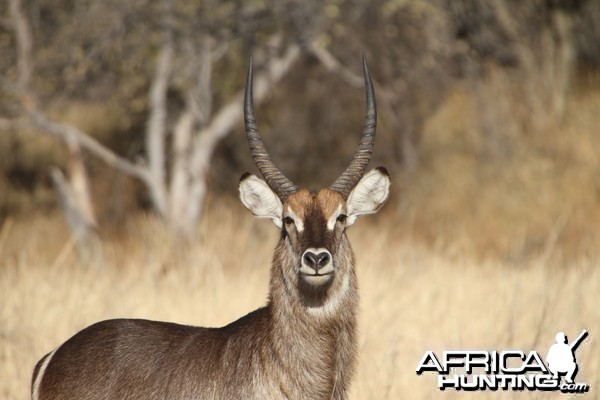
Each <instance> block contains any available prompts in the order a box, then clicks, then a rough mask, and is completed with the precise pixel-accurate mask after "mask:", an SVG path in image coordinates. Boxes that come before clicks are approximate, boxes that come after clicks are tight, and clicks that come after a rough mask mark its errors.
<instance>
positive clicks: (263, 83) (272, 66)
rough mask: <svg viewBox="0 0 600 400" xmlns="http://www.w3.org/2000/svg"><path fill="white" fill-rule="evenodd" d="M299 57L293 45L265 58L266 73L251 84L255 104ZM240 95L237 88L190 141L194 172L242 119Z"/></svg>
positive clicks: (204, 165) (297, 48)
mask: <svg viewBox="0 0 600 400" xmlns="http://www.w3.org/2000/svg"><path fill="white" fill-rule="evenodd" d="M299 57H300V48H299V47H298V46H297V45H291V46H290V47H289V48H288V50H287V51H286V53H285V54H284V55H283V56H282V57H281V58H275V59H272V60H270V61H269V63H268V65H267V72H266V73H264V74H261V75H259V76H257V78H256V81H255V83H254V86H255V90H254V101H255V102H256V103H260V102H261V101H263V100H264V99H265V97H266V96H267V94H268V93H269V91H270V90H271V89H272V88H273V87H274V86H275V84H277V83H278V82H279V81H280V80H281V78H283V77H284V76H285V75H286V74H287V73H288V72H289V70H290V69H291V67H292V66H293V65H294V63H295V62H296V60H298V58H299ZM242 98H243V92H241V91H240V93H238V94H237V95H235V96H234V97H233V100H232V101H231V102H229V103H228V104H227V105H225V106H223V107H222V108H221V109H220V110H219V111H218V112H217V113H216V114H215V116H214V118H212V120H211V122H210V124H209V125H208V126H206V127H205V128H204V129H202V130H201V131H200V132H199V134H198V136H197V138H196V141H195V143H194V156H193V160H192V171H194V173H204V168H205V167H206V165H207V161H208V160H210V157H211V155H212V152H213V150H214V147H215V146H216V144H217V143H218V142H219V140H221V139H222V138H223V137H225V136H226V135H227V134H228V133H229V132H230V131H231V130H232V129H233V128H234V127H235V125H236V124H237V123H238V122H239V121H240V120H241V119H242V115H243V109H242V103H243V102H242Z"/></svg>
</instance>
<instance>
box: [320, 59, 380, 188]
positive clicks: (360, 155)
mask: <svg viewBox="0 0 600 400" xmlns="http://www.w3.org/2000/svg"><path fill="white" fill-rule="evenodd" d="M362 62H363V72H364V77H365V93H366V97H367V107H366V115H365V124H364V128H363V132H362V136H361V138H360V143H359V145H358V149H356V153H354V158H353V159H352V161H351V162H350V165H349V166H348V168H346V170H345V171H344V173H342V175H340V177H339V178H337V180H336V181H335V182H333V184H332V185H331V186H330V189H332V190H335V191H336V192H338V193H340V194H341V195H342V196H344V198H345V199H346V198H348V195H349V194H350V191H351V190H352V189H353V188H354V186H355V185H356V184H357V183H358V181H359V180H360V179H361V178H362V177H363V175H364V173H365V169H366V168H367V164H368V163H369V160H370V159H371V154H373V146H374V144H375V133H376V128H377V105H376V104H375V90H374V89H373V82H372V80H371V74H370V73H369V67H368V66H367V58H366V56H365V54H364V53H363V55H362Z"/></svg>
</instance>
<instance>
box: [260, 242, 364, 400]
mask: <svg viewBox="0 0 600 400" xmlns="http://www.w3.org/2000/svg"><path fill="white" fill-rule="evenodd" d="M290 250H291V249H290V248H289V244H288V243H287V241H286V239H285V238H282V239H281V240H280V241H279V243H278V245H277V249H276V251H275V257H274V260H273V264H272V269H271V283H270V300H269V303H268V305H267V308H268V309H269V311H270V312H271V313H272V324H273V326H272V328H273V331H272V332H274V335H272V336H273V337H272V341H273V352H274V357H276V358H277V359H278V360H279V361H280V362H281V364H283V365H288V366H294V367H293V368H281V369H280V371H281V373H282V374H285V373H286V372H288V371H295V372H294V376H288V377H283V376H282V377H281V378H282V380H280V382H281V384H282V385H284V387H285V388H284V391H285V392H286V393H288V394H289V397H290V398H311V399H317V398H319V399H331V398H333V399H344V398H345V396H346V393H347V391H348V387H349V384H350V379H351V377H352V375H353V373H354V369H355V364H356V347H357V345H356V342H357V338H356V336H357V334H356V313H357V307H358V288H357V281H356V274H355V271H354V255H353V253H352V249H351V248H350V245H349V243H348V242H347V239H346V236H345V235H344V237H343V239H342V240H341V243H340V248H339V249H338V252H337V257H336V258H335V259H334V263H336V265H335V268H336V275H335V278H334V281H333V283H332V284H331V285H330V286H329V287H328V288H327V289H326V292H324V293H306V292H303V291H302V290H301V289H300V286H299V285H298V281H297V279H298V275H297V272H296V271H297V268H298V267H297V266H298V263H299V260H298V259H297V258H296V257H295V256H293V253H292V252H291V251H290ZM336 261H337V262H336Z"/></svg>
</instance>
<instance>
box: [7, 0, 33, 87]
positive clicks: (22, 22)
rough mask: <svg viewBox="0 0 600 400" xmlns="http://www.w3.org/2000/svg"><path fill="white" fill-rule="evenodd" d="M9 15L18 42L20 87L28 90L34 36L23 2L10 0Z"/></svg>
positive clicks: (31, 68)
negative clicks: (23, 8)
mask: <svg viewBox="0 0 600 400" xmlns="http://www.w3.org/2000/svg"><path fill="white" fill-rule="evenodd" d="M9 13H10V18H11V19H12V24H11V25H12V27H13V29H14V31H15V36H16V41H17V53H18V55H17V70H18V74H19V78H18V85H19V87H20V88H21V89H24V90H26V89H27V88H28V87H29V83H30V81H31V75H32V72H33V61H32V59H33V56H32V55H33V39H32V37H33V35H32V34H31V26H30V25H29V21H28V20H27V18H26V17H25V14H24V13H23V10H22V4H21V0H10V3H9Z"/></svg>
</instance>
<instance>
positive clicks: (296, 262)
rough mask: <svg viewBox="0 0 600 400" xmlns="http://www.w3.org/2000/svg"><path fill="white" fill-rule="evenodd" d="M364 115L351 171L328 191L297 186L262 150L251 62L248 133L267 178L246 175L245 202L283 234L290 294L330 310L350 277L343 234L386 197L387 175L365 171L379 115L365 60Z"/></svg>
mask: <svg viewBox="0 0 600 400" xmlns="http://www.w3.org/2000/svg"><path fill="white" fill-rule="evenodd" d="M363 70H364V79H365V91H366V101H367V106H366V117H365V123H364V129H363V133H362V136H361V140H360V144H359V146H358V149H357V150H356V153H355V155H354V158H353V159H352V161H351V162H350V165H349V166H348V168H347V169H346V170H345V171H344V172H343V173H342V175H340V177H339V178H338V179H337V180H336V181H335V182H334V183H333V184H332V185H331V186H330V187H328V188H324V189H321V190H318V191H315V192H311V191H308V190H306V189H302V188H298V187H297V186H296V185H294V183H293V182H292V181H290V180H289V179H288V178H286V177H285V175H283V173H281V171H280V170H279V169H278V168H277V166H276V165H275V164H274V163H273V161H272V160H271V157H270V156H269V153H268V152H267V150H266V149H265V147H264V145H263V143H262V139H261V137H260V135H259V133H258V129H257V127H256V119H255V117H254V109H253V98H252V61H250V65H249V68H248V78H247V82H246V92H245V100H244V116H245V123H246V136H247V139H248V144H249V145H250V150H251V152H252V157H253V159H254V162H255V164H256V166H257V167H258V169H259V170H260V172H261V174H262V176H263V177H264V180H262V179H259V178H257V177H256V176H254V175H252V174H250V173H245V174H244V175H242V178H241V181H240V197H241V200H242V203H244V205H245V206H246V207H247V208H248V209H249V210H250V211H251V212H252V213H253V214H254V215H255V216H257V217H263V218H270V219H271V220H272V221H273V222H274V223H275V225H277V226H278V227H279V228H280V229H281V238H280V241H279V244H278V246H277V249H276V252H275V259H274V266H275V265H278V266H280V269H281V278H283V281H284V285H285V287H286V289H287V291H288V292H290V293H291V294H292V295H294V296H296V297H297V298H298V299H299V300H300V302H301V303H302V304H303V305H305V306H307V307H320V306H322V305H327V303H328V301H330V300H332V299H335V298H339V297H340V296H341V295H342V294H343V292H344V291H345V290H347V289H348V286H349V282H350V280H354V260H353V255H352V250H351V248H350V245H349V243H348V239H347V237H346V229H347V228H348V227H349V226H350V225H352V224H353V223H354V222H355V221H356V219H357V218H358V217H359V216H361V215H364V214H372V213H375V212H377V210H379V208H380V207H381V206H382V205H383V203H384V202H385V200H386V199H387V197H388V194H389V185H390V181H389V176H388V173H387V171H386V169H385V168H383V167H379V168H376V169H374V170H371V171H370V172H368V173H366V174H365V169H366V167H367V164H368V163H369V160H370V158H371V154H372V152H373V145H374V141H375V131H376V120H377V112H376V105H375V93H374V89H373V83H372V81H371V76H370V73H369V69H368V66H367V62H366V59H365V57H364V55H363Z"/></svg>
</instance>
